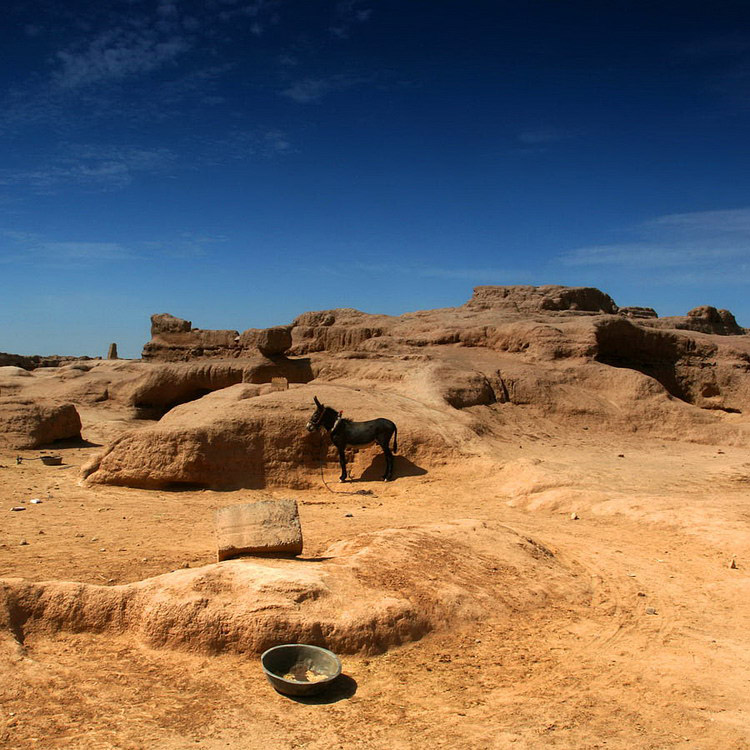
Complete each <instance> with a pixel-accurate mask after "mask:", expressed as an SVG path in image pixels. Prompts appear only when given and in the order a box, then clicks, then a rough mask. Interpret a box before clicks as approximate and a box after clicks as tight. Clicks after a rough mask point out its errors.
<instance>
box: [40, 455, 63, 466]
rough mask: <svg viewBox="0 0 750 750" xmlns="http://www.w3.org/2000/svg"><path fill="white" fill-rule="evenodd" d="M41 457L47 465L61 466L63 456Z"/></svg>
mask: <svg viewBox="0 0 750 750" xmlns="http://www.w3.org/2000/svg"><path fill="white" fill-rule="evenodd" d="M41 458H42V463H43V464H44V465H45V466H59V465H60V464H61V463H62V456H42V457H41Z"/></svg>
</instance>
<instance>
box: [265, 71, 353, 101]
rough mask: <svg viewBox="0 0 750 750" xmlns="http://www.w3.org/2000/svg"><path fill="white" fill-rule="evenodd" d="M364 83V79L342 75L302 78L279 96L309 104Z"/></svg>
mask: <svg viewBox="0 0 750 750" xmlns="http://www.w3.org/2000/svg"><path fill="white" fill-rule="evenodd" d="M365 81H366V79H365V78H362V77H359V76H350V75H346V74H343V73H338V74H336V75H331V76H327V77H323V78H303V79H301V80H299V81H295V82H294V83H292V84H291V85H290V86H288V87H287V88H285V89H283V90H282V91H280V92H279V94H280V95H281V96H284V97H286V98H287V99H291V100H292V101H295V102H298V103H299V104H310V103H311V102H317V101H320V100H321V99H322V98H323V97H324V96H327V95H328V94H331V93H333V92H336V91H345V90H346V89H350V88H354V87H355V86H358V85H360V84H361V83H364V82H365Z"/></svg>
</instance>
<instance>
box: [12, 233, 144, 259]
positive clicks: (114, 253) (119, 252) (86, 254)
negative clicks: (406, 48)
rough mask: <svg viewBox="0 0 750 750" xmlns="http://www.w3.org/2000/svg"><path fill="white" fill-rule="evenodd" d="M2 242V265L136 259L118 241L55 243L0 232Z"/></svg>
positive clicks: (19, 234)
mask: <svg viewBox="0 0 750 750" xmlns="http://www.w3.org/2000/svg"><path fill="white" fill-rule="evenodd" d="M0 237H2V238H3V239H4V240H5V242H3V245H5V246H6V247H5V249H4V252H3V253H2V254H0V262H2V263H24V262H26V263H38V262H39V261H44V262H46V263H50V264H52V265H57V264H62V265H65V264H71V263H72V264H74V265H75V264H91V263H98V262H111V261H122V260H132V259H134V258H136V257H137V254H136V253H134V252H133V250H132V249H131V248H128V247H125V246H124V245H122V244H120V243H118V242H90V241H80V242H79V241H74V240H68V241H57V240H50V239H47V238H45V237H43V236H42V235H39V234H36V233H34V232H19V231H10V230H8V231H3V232H0Z"/></svg>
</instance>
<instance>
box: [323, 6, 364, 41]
mask: <svg viewBox="0 0 750 750" xmlns="http://www.w3.org/2000/svg"><path fill="white" fill-rule="evenodd" d="M367 5H368V4H366V3H365V2H364V0H340V2H337V3H336V7H335V10H334V19H333V22H332V23H331V25H330V26H329V28H328V30H329V31H330V33H331V35H332V36H334V37H337V38H339V39H348V38H349V35H350V33H351V30H352V27H354V26H357V25H358V24H361V23H365V22H366V21H369V20H370V17H371V16H372V8H370V7H367Z"/></svg>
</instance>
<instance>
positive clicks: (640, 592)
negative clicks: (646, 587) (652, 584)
mask: <svg viewBox="0 0 750 750" xmlns="http://www.w3.org/2000/svg"><path fill="white" fill-rule="evenodd" d="M638 596H646V595H645V594H644V593H643V592H642V591H639V592H638Z"/></svg>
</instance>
